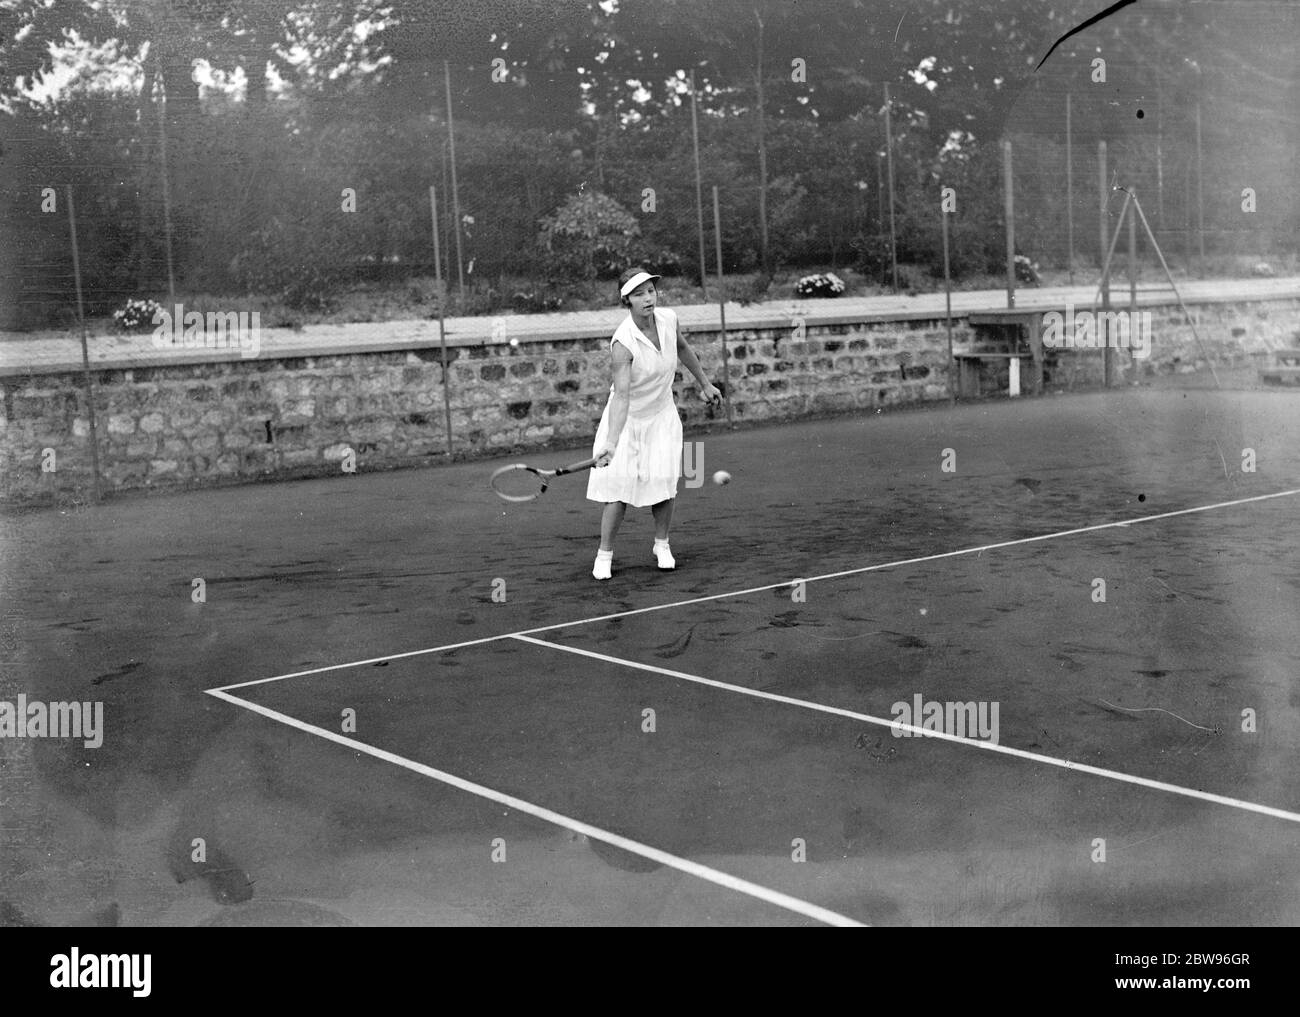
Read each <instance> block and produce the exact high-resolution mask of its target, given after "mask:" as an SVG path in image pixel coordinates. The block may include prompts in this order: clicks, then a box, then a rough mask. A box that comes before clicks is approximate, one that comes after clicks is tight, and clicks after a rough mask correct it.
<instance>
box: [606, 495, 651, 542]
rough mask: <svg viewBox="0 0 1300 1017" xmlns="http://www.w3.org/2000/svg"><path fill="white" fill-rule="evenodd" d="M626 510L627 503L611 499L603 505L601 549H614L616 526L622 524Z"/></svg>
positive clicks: (616, 533)
mask: <svg viewBox="0 0 1300 1017" xmlns="http://www.w3.org/2000/svg"><path fill="white" fill-rule="evenodd" d="M656 507H657V506H656ZM626 511H627V505H626V504H624V503H623V502H621V501H612V502H610V503H609V504H608V505H606V506H605V511H604V512H602V513H601V516H600V549H601V550H602V551H612V550H614V538H615V537H617V536H618V528H619V527H620V526H622V525H623V514H624V513H625V512H626ZM656 518H657V517H656Z"/></svg>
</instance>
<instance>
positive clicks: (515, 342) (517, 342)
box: [510, 337, 519, 346]
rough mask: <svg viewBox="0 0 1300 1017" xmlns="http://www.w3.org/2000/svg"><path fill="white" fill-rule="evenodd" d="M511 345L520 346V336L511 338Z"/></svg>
mask: <svg viewBox="0 0 1300 1017" xmlns="http://www.w3.org/2000/svg"><path fill="white" fill-rule="evenodd" d="M510 345H511V346H518V345H519V339H518V337H515V338H513V339H511V340H510Z"/></svg>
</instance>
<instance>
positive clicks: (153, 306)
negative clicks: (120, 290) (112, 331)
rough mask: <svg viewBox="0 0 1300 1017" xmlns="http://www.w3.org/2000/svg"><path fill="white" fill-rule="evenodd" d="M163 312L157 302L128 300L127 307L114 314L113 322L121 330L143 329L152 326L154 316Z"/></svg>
mask: <svg viewBox="0 0 1300 1017" xmlns="http://www.w3.org/2000/svg"><path fill="white" fill-rule="evenodd" d="M161 310H162V305H161V304H159V303H158V302H157V301H156V300H128V301H127V302H126V306H125V307H123V308H122V309H121V310H120V311H114V312H113V320H114V321H115V322H117V325H118V327H119V328H143V327H144V326H145V325H152V324H153V321H154V315H155V314H157V313H158V312H159V311H161Z"/></svg>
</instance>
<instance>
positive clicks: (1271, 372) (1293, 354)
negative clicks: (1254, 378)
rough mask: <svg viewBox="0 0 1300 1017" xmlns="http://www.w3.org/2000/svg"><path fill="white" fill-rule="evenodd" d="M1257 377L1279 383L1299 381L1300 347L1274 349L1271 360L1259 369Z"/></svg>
mask: <svg viewBox="0 0 1300 1017" xmlns="http://www.w3.org/2000/svg"><path fill="white" fill-rule="evenodd" d="M1259 379H1260V381H1263V382H1266V383H1267V382H1276V383H1277V384H1279V385H1284V384H1286V383H1288V382H1300V349H1292V350H1274V351H1273V362H1272V363H1271V364H1268V365H1267V366H1265V367H1261V368H1260V369H1259Z"/></svg>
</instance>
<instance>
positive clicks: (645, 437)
mask: <svg viewBox="0 0 1300 1017" xmlns="http://www.w3.org/2000/svg"><path fill="white" fill-rule="evenodd" d="M609 412H610V406H609V403H606V404H605V413H604V415H603V416H602V417H601V418H600V427H598V428H597V429H596V440H595V442H594V443H593V444H592V453H591V454H592V455H593V456H594V455H597V454H598V453H599V451H600V450H601V449H602V448H604V447H605V442H606V439H607V437H608V435H609ZM681 476H682V420H681V417H679V416H678V415H677V406H676V404H675V403H673V402H672V401H671V400H669V401H668V402H666V403H665V404H664V406H663V408H662V409H660V411H659V412H658V413H656V414H655V415H654V416H652V417H649V418H646V419H642V420H635V419H633V418H631V417H629V418H628V421H627V424H626V425H625V426H624V428H623V436H622V440H621V441H620V442H619V445H618V450H617V451H616V452H615V453H614V458H613V460H612V461H611V462H610V464H609V465H608V466H604V467H601V468H599V469H593V470H592V471H591V472H590V473H589V474H588V478H587V498H588V499H589V500H591V501H598V502H614V501H621V502H624V503H625V504H627V505H632V506H634V507H636V508H644V507H646V506H649V505H658V504H659V503H660V502H661V501H667V500H668V499H669V498H675V497H677V484H678V482H679V481H680V480H681Z"/></svg>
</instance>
